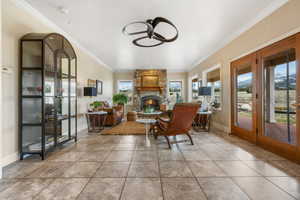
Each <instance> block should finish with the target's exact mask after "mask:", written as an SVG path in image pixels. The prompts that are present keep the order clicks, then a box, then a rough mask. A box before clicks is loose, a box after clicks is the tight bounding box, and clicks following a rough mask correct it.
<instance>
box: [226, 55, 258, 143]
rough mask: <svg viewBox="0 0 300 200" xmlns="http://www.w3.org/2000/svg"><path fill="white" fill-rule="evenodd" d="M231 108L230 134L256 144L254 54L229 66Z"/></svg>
mask: <svg viewBox="0 0 300 200" xmlns="http://www.w3.org/2000/svg"><path fill="white" fill-rule="evenodd" d="M231 77H232V78H231V79H232V80H231V84H232V90H231V91H232V94H231V96H232V98H233V104H232V105H233V106H232V110H231V113H232V115H231V128H232V132H233V133H235V134H237V135H238V136H239V137H242V138H244V139H247V140H249V141H251V142H253V143H255V142H256V130H257V128H256V87H255V82H256V54H251V55H248V56H246V57H244V58H241V59H239V60H237V61H234V62H233V63H232V64H231Z"/></svg>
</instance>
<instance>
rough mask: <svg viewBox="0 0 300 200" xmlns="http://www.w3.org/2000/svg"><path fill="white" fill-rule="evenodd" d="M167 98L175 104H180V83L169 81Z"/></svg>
mask: <svg viewBox="0 0 300 200" xmlns="http://www.w3.org/2000/svg"><path fill="white" fill-rule="evenodd" d="M169 96H170V97H172V98H175V100H174V101H175V102H176V103H179V102H182V81H169Z"/></svg>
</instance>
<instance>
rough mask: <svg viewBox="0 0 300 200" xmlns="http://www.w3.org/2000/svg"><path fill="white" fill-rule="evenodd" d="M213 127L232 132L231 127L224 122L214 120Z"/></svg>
mask: <svg viewBox="0 0 300 200" xmlns="http://www.w3.org/2000/svg"><path fill="white" fill-rule="evenodd" d="M212 127H213V128H216V129H218V130H220V131H223V132H225V133H230V128H229V127H227V126H224V125H223V124H220V123H218V122H212Z"/></svg>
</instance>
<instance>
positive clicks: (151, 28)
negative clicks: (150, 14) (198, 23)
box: [122, 17, 178, 47]
mask: <svg viewBox="0 0 300 200" xmlns="http://www.w3.org/2000/svg"><path fill="white" fill-rule="evenodd" d="M159 23H166V24H168V25H170V26H171V27H173V28H174V29H175V31H176V34H175V35H174V36H173V37H171V38H166V37H164V36H163V35H161V34H159V33H157V32H155V28H156V27H157V25H158V24H159ZM140 24H142V25H145V26H146V27H147V29H146V30H141V31H137V32H128V28H129V27H130V26H135V25H140ZM122 32H123V33H124V34H125V35H129V36H131V35H142V34H143V36H142V37H139V38H136V39H134V40H133V41H132V43H133V44H134V45H136V46H138V47H156V46H159V45H162V44H164V43H168V42H173V41H175V40H176V39H177V38H178V29H177V27H176V26H175V25H174V24H173V23H172V22H171V21H170V20H168V19H166V18H163V17H156V18H154V19H148V20H146V21H136V22H131V23H129V24H127V25H125V26H124V28H123V30H122ZM145 40H155V41H156V42H155V43H154V44H143V42H142V41H145Z"/></svg>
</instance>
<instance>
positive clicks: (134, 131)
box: [101, 121, 145, 135]
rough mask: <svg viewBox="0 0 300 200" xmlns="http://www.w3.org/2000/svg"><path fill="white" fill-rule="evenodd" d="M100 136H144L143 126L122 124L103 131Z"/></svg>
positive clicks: (133, 123)
mask: <svg viewBox="0 0 300 200" xmlns="http://www.w3.org/2000/svg"><path fill="white" fill-rule="evenodd" d="M101 134H102V135H144V134H145V126H144V124H141V123H138V122H132V121H130V122H127V121H125V122H122V123H121V124H119V125H117V126H115V127H112V128H110V129H105V130H103V131H102V132H101Z"/></svg>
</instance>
